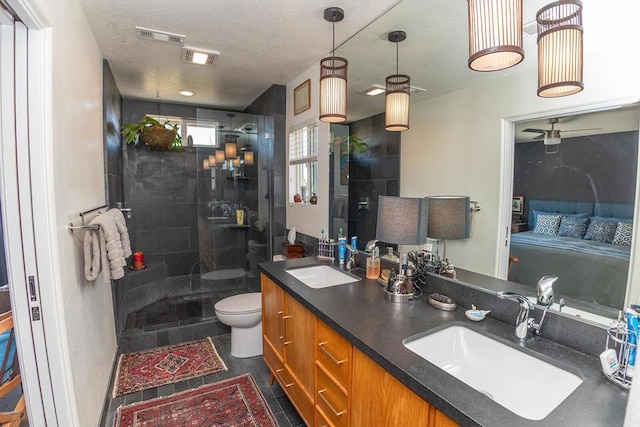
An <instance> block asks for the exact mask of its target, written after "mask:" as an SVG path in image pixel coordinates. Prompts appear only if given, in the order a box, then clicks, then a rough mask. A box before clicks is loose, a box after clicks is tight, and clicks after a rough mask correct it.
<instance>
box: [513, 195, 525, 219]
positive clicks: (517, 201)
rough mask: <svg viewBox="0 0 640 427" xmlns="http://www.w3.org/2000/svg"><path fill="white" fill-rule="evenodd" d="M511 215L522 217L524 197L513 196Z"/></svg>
mask: <svg viewBox="0 0 640 427" xmlns="http://www.w3.org/2000/svg"><path fill="white" fill-rule="evenodd" d="M511 213H512V214H513V215H522V214H523V213H524V196H513V201H512V202H511Z"/></svg>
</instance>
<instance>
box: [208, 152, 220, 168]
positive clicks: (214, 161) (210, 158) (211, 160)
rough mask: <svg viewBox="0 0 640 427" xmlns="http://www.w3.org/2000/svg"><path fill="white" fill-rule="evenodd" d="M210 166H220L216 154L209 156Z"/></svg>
mask: <svg viewBox="0 0 640 427" xmlns="http://www.w3.org/2000/svg"><path fill="white" fill-rule="evenodd" d="M209 164H210V165H211V166H214V165H216V164H218V162H217V161H216V155H215V154H209Z"/></svg>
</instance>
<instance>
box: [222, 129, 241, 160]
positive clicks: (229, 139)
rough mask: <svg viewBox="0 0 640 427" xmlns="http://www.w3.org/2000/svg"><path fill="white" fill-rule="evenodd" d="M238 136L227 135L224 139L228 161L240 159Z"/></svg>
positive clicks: (225, 154)
mask: <svg viewBox="0 0 640 427" xmlns="http://www.w3.org/2000/svg"><path fill="white" fill-rule="evenodd" d="M237 139H238V137H237V136H236V135H227V136H225V137H224V156H225V158H227V159H235V158H236V157H238V144H236V140H237Z"/></svg>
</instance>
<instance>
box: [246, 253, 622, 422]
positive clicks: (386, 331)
mask: <svg viewBox="0 0 640 427" xmlns="http://www.w3.org/2000/svg"><path fill="white" fill-rule="evenodd" d="M320 263H323V262H322V261H320V260H318V259H317V258H315V257H308V258H300V259H292V260H286V261H281V262H269V263H262V264H259V268H260V270H261V271H262V273H264V274H265V275H266V277H267V278H269V279H271V280H272V281H273V282H275V284H276V285H278V286H279V287H280V288H282V290H284V292H285V294H286V295H288V296H289V297H291V298H292V299H293V300H295V301H296V302H297V303H299V304H300V305H301V306H302V307H304V308H305V309H307V310H308V311H309V312H310V313H311V314H313V315H315V316H316V317H317V318H318V319H319V320H320V321H322V322H324V324H326V325H327V326H328V327H329V328H330V329H332V330H334V331H335V332H337V333H338V334H339V335H340V336H341V337H342V338H344V339H345V340H346V341H347V342H349V343H350V344H351V345H353V348H354V356H355V354H356V350H359V352H361V353H362V354H364V355H366V356H368V358H369V359H371V360H372V361H374V362H375V363H377V364H378V365H379V366H380V367H381V368H382V369H383V370H384V371H386V372H387V373H389V374H390V375H391V376H393V377H394V378H395V379H397V380H398V381H399V382H400V383H402V384H403V385H404V386H406V387H407V388H408V389H410V390H411V391H413V392H414V393H415V394H417V395H418V396H420V397H421V398H422V399H424V400H425V401H426V402H428V403H429V404H430V405H431V406H433V407H434V408H435V409H437V410H439V411H440V412H442V413H443V414H444V415H446V416H447V417H449V418H451V420H453V421H455V422H456V423H458V424H460V425H462V426H471V425H478V426H516V425H517V426H544V427H549V426H558V427H560V426H562V427H569V426H607V427H610V426H622V424H623V422H624V415H625V409H626V403H627V398H628V393H627V392H626V391H625V390H623V389H622V388H620V387H618V386H616V385H615V384H613V383H611V382H610V381H608V380H607V379H606V378H605V376H604V375H603V374H602V373H601V369H600V361H599V360H598V359H597V358H596V357H592V356H589V355H587V354H584V353H580V352H578V351H575V350H572V349H571V348H568V347H564V346H562V345H560V344H558V343H555V342H552V341H550V340H547V339H545V338H544V331H543V333H542V337H535V338H534V339H533V340H532V341H531V342H527V343H526V344H523V345H522V347H525V348H524V349H523V351H525V352H527V353H529V354H534V355H536V357H538V358H540V359H542V360H544V361H547V362H549V363H551V364H554V365H557V366H558V367H561V368H563V369H564V370H566V371H569V372H571V373H573V374H575V375H577V376H578V377H580V378H581V379H582V383H581V384H580V385H579V386H578V387H577V388H576V389H575V391H573V393H571V394H570V395H569V396H568V397H567V398H566V399H565V400H564V401H563V402H562V403H560V405H559V406H557V407H556V408H555V409H553V410H552V411H551V412H550V413H549V414H548V415H547V416H546V417H544V418H543V419H541V420H537V421H536V420H531V419H527V418H523V417H521V416H519V415H516V414H515V413H514V412H511V411H509V410H508V409H506V408H505V407H503V406H501V405H500V404H498V403H496V402H495V401H494V400H492V399H491V397H489V396H487V395H485V394H482V393H480V392H479V391H477V390H476V389H474V388H472V387H470V386H468V385H467V384H465V383H464V382H462V381H460V380H458V379H456V378H455V377H453V376H452V375H450V374H448V373H446V372H445V371H443V370H441V369H440V368H438V367H437V366H435V365H433V364H431V363H429V362H427V361H426V360H425V359H423V358H421V357H420V356H419V355H417V354H416V353H414V352H412V351H411V350H409V349H408V348H406V347H405V346H404V345H403V340H404V339H405V338H408V337H412V336H414V335H416V334H420V333H423V332H425V331H429V330H432V329H434V328H440V327H443V326H444V325H447V324H457V325H463V326H464V327H465V328H468V329H471V330H474V331H477V332H479V333H481V334H484V335H488V336H492V337H496V338H497V339H499V340H502V341H505V342H513V331H514V328H513V327H511V326H509V325H507V324H504V323H502V322H498V321H496V320H494V319H492V318H491V315H489V316H488V317H487V318H486V319H485V320H484V321H482V322H472V321H470V320H468V319H467V318H466V317H465V310H467V309H468V308H469V307H466V308H465V307H458V308H457V309H456V310H454V311H442V310H437V309H436V308H434V307H432V306H430V305H429V304H428V302H427V299H426V298H425V297H423V298H420V299H417V300H414V301H411V302H409V303H403V304H400V303H394V302H390V301H387V300H386V299H385V298H384V295H383V287H381V286H380V285H379V284H378V283H377V280H375V279H366V277H365V271H364V270H360V269H359V270H355V271H352V272H351V273H352V274H356V275H358V276H359V277H361V280H360V281H357V282H354V283H347V284H343V285H339V286H331V287H325V288H321V289H314V288H311V287H309V286H307V285H305V284H304V283H302V282H301V281H299V280H297V279H296V278H295V277H294V276H292V275H291V274H289V273H287V272H286V271H285V269H291V268H298V267H305V266H312V265H317V264H320ZM426 292H427V293H428V292H429V288H427V289H426ZM318 324H319V325H320V322H319V323H318ZM603 345H604V343H603ZM316 363H317V362H316ZM511 378H512V381H513V382H514V385H515V387H514V389H515V390H517V392H518V393H521V398H522V399H523V401H528V402H530V403H531V405H535V404H536V397H537V396H535V395H533V394H532V393H530V392H529V391H528V389H529V388H528V386H527V383H528V381H530V380H533V379H536V380H540V378H538V373H536V372H512V373H511ZM546 380H548V381H549V382H553V381H554V380H555V379H554V378H548V379H546ZM318 381H320V379H318ZM353 387H354V390H355V384H354V385H353ZM353 396H355V393H354V394H353ZM353 396H352V398H353ZM319 404H320V403H319Z"/></svg>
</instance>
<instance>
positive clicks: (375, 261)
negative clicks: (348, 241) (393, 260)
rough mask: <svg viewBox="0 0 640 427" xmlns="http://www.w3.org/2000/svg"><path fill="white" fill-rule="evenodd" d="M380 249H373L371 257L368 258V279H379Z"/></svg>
mask: <svg viewBox="0 0 640 427" xmlns="http://www.w3.org/2000/svg"><path fill="white" fill-rule="evenodd" d="M378 253H379V249H378V248H377V247H375V248H373V251H371V256H370V257H369V258H367V279H377V278H378V276H380V257H379V256H378Z"/></svg>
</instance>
